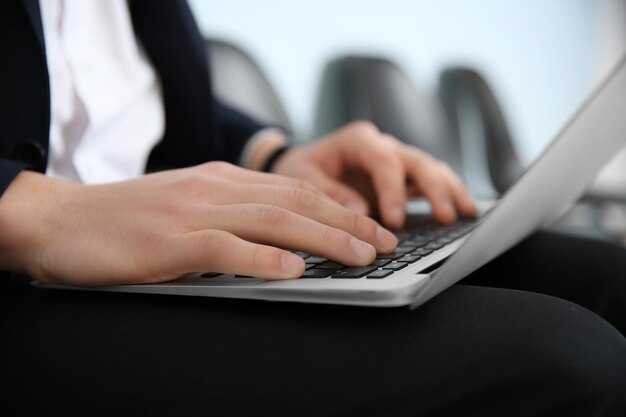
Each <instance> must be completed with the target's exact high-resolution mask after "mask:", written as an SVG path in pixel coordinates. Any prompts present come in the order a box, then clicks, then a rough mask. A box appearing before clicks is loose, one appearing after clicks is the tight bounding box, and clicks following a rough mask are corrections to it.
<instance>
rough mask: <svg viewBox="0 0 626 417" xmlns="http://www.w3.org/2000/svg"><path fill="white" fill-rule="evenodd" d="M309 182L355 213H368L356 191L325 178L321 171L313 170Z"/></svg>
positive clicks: (365, 202) (368, 208) (368, 209)
mask: <svg viewBox="0 0 626 417" xmlns="http://www.w3.org/2000/svg"><path fill="white" fill-rule="evenodd" d="M309 176H310V177H309V179H310V180H311V182H313V183H315V184H317V187H318V188H319V189H320V190H322V191H323V192H324V193H326V194H327V195H328V196H330V198H332V199H333V200H335V201H336V202H338V203H339V204H341V205H342V206H344V207H346V208H348V209H349V210H352V211H354V212H355V213H359V214H363V215H367V214H369V212H370V207H369V204H367V201H366V200H365V198H363V196H362V195H361V194H359V192H358V191H356V190H355V189H353V188H352V187H350V186H348V185H345V184H343V183H341V182H339V181H336V180H334V179H332V178H330V177H329V176H327V175H326V174H325V173H324V172H322V171H317V170H313V171H312V172H310V173H309Z"/></svg>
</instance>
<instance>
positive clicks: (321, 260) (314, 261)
mask: <svg viewBox="0 0 626 417" xmlns="http://www.w3.org/2000/svg"><path fill="white" fill-rule="evenodd" d="M326 261H328V259H326V258H322V257H319V256H309V257H308V258H306V259H305V262H306V263H308V264H322V263H324V262H326Z"/></svg>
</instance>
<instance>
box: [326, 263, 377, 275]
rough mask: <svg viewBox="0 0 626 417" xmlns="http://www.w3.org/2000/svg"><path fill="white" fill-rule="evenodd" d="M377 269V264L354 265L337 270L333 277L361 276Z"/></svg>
mask: <svg viewBox="0 0 626 417" xmlns="http://www.w3.org/2000/svg"><path fill="white" fill-rule="evenodd" d="M376 269H378V268H377V267H376V266H354V267H351V268H346V269H342V270H340V271H337V272H335V273H334V274H333V278H361V277H363V276H365V275H367V274H369V273H370V272H372V271H375V270H376Z"/></svg>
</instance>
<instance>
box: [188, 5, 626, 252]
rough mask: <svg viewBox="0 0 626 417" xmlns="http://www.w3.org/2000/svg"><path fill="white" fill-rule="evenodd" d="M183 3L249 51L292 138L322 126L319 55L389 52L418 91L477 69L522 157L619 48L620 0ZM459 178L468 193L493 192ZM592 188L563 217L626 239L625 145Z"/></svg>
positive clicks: (547, 136) (563, 118) (562, 119)
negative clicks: (577, 211)
mask: <svg viewBox="0 0 626 417" xmlns="http://www.w3.org/2000/svg"><path fill="white" fill-rule="evenodd" d="M190 4H191V6H192V10H193V11H194V14H195V16H196V19H197V21H198V24H199V26H200V29H201V30H202V32H203V33H204V35H205V36H207V37H209V38H213V39H221V40H226V41H228V42H232V43H233V44H235V45H237V46H239V47H241V48H242V49H243V50H245V51H246V52H247V53H249V54H250V55H251V56H252V58H253V59H254V60H256V61H257V63H258V64H259V66H260V67H261V68H262V69H263V71H264V72H265V74H266V76H267V77H268V79H269V81H270V83H271V84H272V85H273V86H274V88H275V89H276V92H277V94H278V96H279V97H280V99H281V100H282V103H283V105H284V108H285V110H286V113H287V116H288V117H289V119H290V121H291V124H292V126H291V127H292V130H293V132H294V136H295V137H296V138H299V139H309V138H313V137H315V136H316V135H318V134H321V133H324V132H323V130H324V129H323V128H320V126H319V114H318V113H319V104H320V94H321V91H322V90H323V84H324V82H326V81H327V80H326V79H325V78H324V77H325V71H326V70H327V64H328V63H329V62H331V61H333V60H336V59H337V58H339V57H344V56H354V55H356V56H373V57H379V58H384V59H388V60H390V61H391V62H393V63H394V64H395V65H397V66H398V67H399V68H401V69H402V71H404V72H405V73H406V75H407V77H408V78H410V79H411V81H412V82H413V83H414V84H415V85H416V86H417V87H418V88H419V89H420V91H424V92H425V94H435V92H436V90H437V88H438V87H439V86H438V83H439V82H440V74H441V72H442V71H443V70H445V69H447V68H450V67H463V68H466V67H467V68H472V69H474V70H477V71H478V72H479V73H480V74H481V75H482V76H483V77H484V79H485V80H486V81H487V82H488V84H489V86H490V88H491V91H492V92H493V94H494V95H495V97H496V98H497V101H498V104H499V107H500V109H501V111H502V115H503V117H504V119H505V120H506V125H507V127H508V132H509V133H510V139H511V142H512V146H513V149H514V152H515V154H516V156H517V158H518V159H519V162H520V164H521V165H522V166H527V165H528V164H529V163H530V162H531V161H532V160H533V158H535V157H536V156H538V155H539V154H540V153H541V151H542V150H543V149H545V147H546V146H547V145H548V144H549V143H550V141H551V140H552V139H553V138H554V137H555V135H556V134H557V133H558V132H559V130H560V129H561V128H562V127H563V125H564V124H565V123H566V122H567V120H568V119H569V118H570V117H571V116H572V114H573V112H574V111H575V110H576V108H577V107H578V106H580V104H581V103H582V102H583V100H584V99H585V97H586V96H587V95H588V94H589V93H590V92H591V91H592V89H593V87H594V86H595V85H597V84H598V82H599V81H601V80H602V78H603V77H604V76H605V75H606V74H607V72H608V71H609V70H610V69H611V68H612V67H613V65H614V64H615V63H616V62H617V61H618V60H619V59H620V57H621V56H622V55H623V54H624V53H625V51H626V0H596V1H593V0H549V1H546V0H520V1H516V2H502V1H498V0H474V1H471V2H467V1H463V0H440V1H437V2H433V1H409V0H332V1H331V0H317V1H306V2H305V1H294V0H266V1H263V2H260V1H254V0H229V1H228V2H224V1H218V0H190ZM625 112H626V109H625ZM625 141H626V139H625ZM475 176H476V177H480V174H477V175H475ZM483 176H484V175H483ZM469 177H470V178H469V179H467V178H466V180H469V181H476V184H474V185H473V188H474V189H476V190H478V193H479V194H481V193H482V194H484V195H486V196H490V195H491V196H493V195H495V194H497V192H494V191H493V189H491V187H490V186H481V185H480V183H481V181H477V180H476V179H475V178H474V179H473V180H472V175H471V174H470V175H469ZM482 182H483V183H486V181H482ZM594 187H595V189H596V190H597V191H598V193H600V194H602V195H603V196H604V197H606V196H610V197H611V198H609V200H610V202H609V203H606V201H604V202H603V203H602V204H600V209H598V204H597V199H596V201H595V203H594V204H595V208H594V209H593V214H590V213H591V212H588V211H584V210H583V211H584V213H583V214H581V215H580V216H578V218H577V216H575V215H573V216H571V218H570V220H569V222H570V223H571V224H572V225H576V224H579V225H583V226H584V227H587V226H589V224H590V222H591V223H593V225H592V226H593V227H592V229H598V228H603V229H607V228H608V230H610V231H611V234H612V236H614V237H615V236H617V238H622V239H624V240H626V232H625V231H626V215H624V204H623V201H626V152H622V153H621V154H620V155H619V156H617V157H616V159H615V160H614V161H613V162H612V163H611V164H610V166H609V167H607V169H605V171H604V172H603V173H602V174H601V176H600V179H599V180H598V182H597V184H596V185H595V186H594ZM496 188H497V187H496ZM596 194H597V193H596ZM613 197H615V198H613ZM605 200H606V199H605ZM622 200H623V201H622ZM605 203H606V204H605ZM590 219H592V220H590ZM584 227H583V228H584Z"/></svg>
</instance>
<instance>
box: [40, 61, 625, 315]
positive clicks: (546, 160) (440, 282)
mask: <svg viewBox="0 0 626 417" xmlns="http://www.w3.org/2000/svg"><path fill="white" fill-rule="evenodd" d="M624 144H626V55H625V56H623V57H622V58H621V60H620V62H619V64H618V65H617V66H616V68H615V69H614V70H613V71H612V72H611V73H610V75H609V76H608V77H607V78H606V80H605V81H604V82H603V83H602V84H601V85H600V87H599V88H598V89H597V90H596V91H595V92H594V93H593V94H592V95H591V96H590V98H589V99H588V100H587V101H586V102H585V103H584V105H583V106H582V107H581V109H580V110H579V111H578V112H577V113H576V114H575V115H574V117H573V118H572V119H571V120H570V122H569V123H568V124H567V125H566V126H565V128H564V129H563V130H562V131H561V132H560V134H559V135H558V136H557V138H556V139H555V140H554V142H553V143H552V144H551V145H550V147H549V148H548V149H547V150H546V151H545V152H544V153H543V154H542V155H541V157H540V158H539V159H538V160H537V161H536V162H535V163H534V164H533V165H532V166H531V167H530V168H528V169H527V170H526V172H525V173H524V175H523V176H522V177H521V178H520V179H519V180H518V181H517V183H516V184H515V185H514V186H513V187H512V188H511V189H510V190H509V191H508V192H507V193H506V194H505V195H504V196H503V197H502V198H501V199H500V200H499V201H498V202H497V203H495V204H494V206H492V207H491V208H490V209H489V210H488V211H487V212H486V213H484V214H483V215H481V216H480V217H479V218H478V219H477V220H461V221H460V222H458V223H457V224H455V225H452V226H440V225H437V224H435V223H434V222H433V221H432V220H430V219H428V218H425V217H424V216H420V215H418V214H417V213H415V210H413V209H412V205H411V204H409V205H408V219H407V225H406V230H402V231H399V232H398V233H397V234H398V238H399V245H398V248H397V250H396V252H394V253H393V254H385V255H380V256H379V257H378V258H377V259H376V261H375V263H374V264H372V265H370V266H368V267H353V268H349V267H345V266H343V265H340V264H337V263H335V262H332V261H329V260H327V259H324V258H320V257H317V256H311V255H308V254H304V253H298V255H300V256H302V257H303V258H304V259H305V262H306V263H307V270H306V271H305V273H304V275H303V276H302V277H301V278H299V279H294V280H276V281H271V280H269V281H268V280H262V279H258V278H254V277H248V276H236V275H231V274H219V273H212V272H205V273H196V274H190V275H187V276H184V277H181V278H179V279H176V280H174V281H170V282H165V283H160V284H141V285H116V286H107V287H97V288H81V289H89V290H103V291H117V292H131V293H149V294H171V295H187V296H205V297H228V298H246V299H259V300H268V301H292V302H308V303H324V304H342V305H358V306H376V307H398V306H411V307H412V308H415V307H418V306H419V305H421V304H423V303H425V302H426V301H428V300H430V299H431V298H433V297H435V296H436V295H437V294H439V293H441V292H442V291H444V290H445V289H447V288H449V287H450V286H452V285H453V284H455V283H457V282H458V281H459V280H461V279H462V278H464V277H465V276H467V275H468V274H470V273H471V272H473V271H474V270H476V269H478V268H479V267H481V266H482V265H484V264H485V263H487V262H489V261H490V260H492V259H493V258H495V257H496V256H498V255H499V254H501V253H502V252H504V251H506V250H507V249H509V248H511V247H512V246H514V245H515V244H516V243H518V242H519V241H521V240H522V239H524V238H525V237H527V236H528V235H530V234H531V233H532V232H533V231H535V230H537V229H538V228H540V227H543V226H546V225H549V224H550V223H552V222H553V221H554V220H556V219H558V218H559V217H560V216H561V215H562V214H563V213H565V212H566V211H567V210H568V209H569V208H570V207H571V206H572V205H573V204H574V203H575V201H576V200H577V199H578V198H579V197H580V196H581V195H582V194H583V192H584V191H585V189H586V188H587V187H588V185H590V183H591V182H592V181H593V179H594V177H595V174H596V173H598V172H599V170H600V169H601V168H602V167H603V166H604V165H605V164H606V163H607V162H608V161H609V159H610V158H611V156H613V155H615V154H616V153H617V151H618V150H619V149H620V148H621V147H622V146H623V145H624ZM37 285H41V284H37ZM41 286H42V287H55V288H72V287H67V286H55V285H41Z"/></svg>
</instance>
